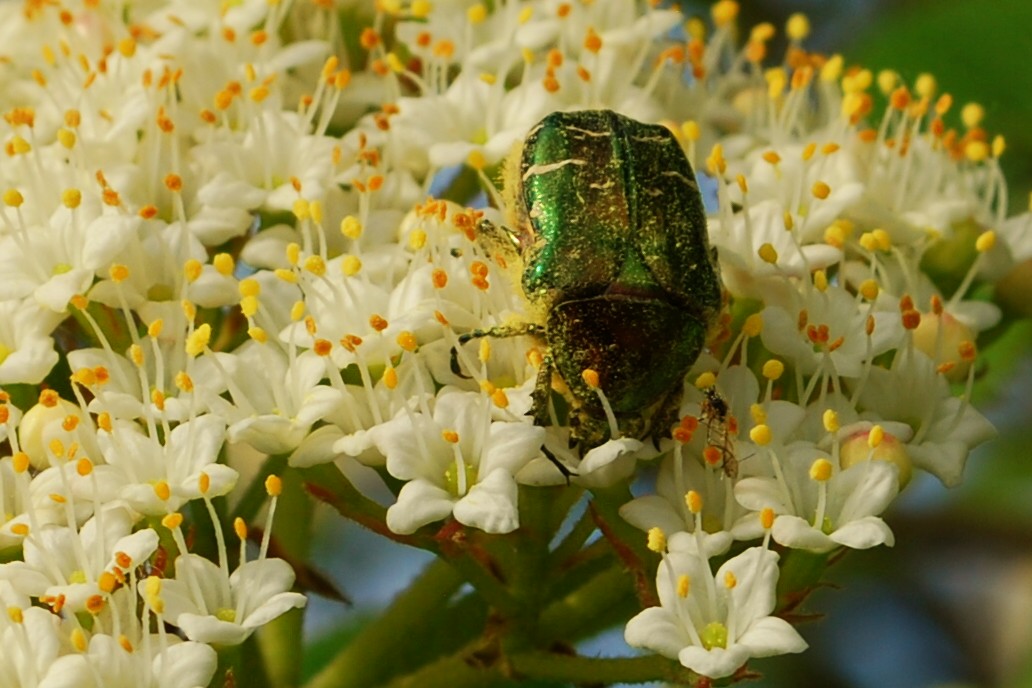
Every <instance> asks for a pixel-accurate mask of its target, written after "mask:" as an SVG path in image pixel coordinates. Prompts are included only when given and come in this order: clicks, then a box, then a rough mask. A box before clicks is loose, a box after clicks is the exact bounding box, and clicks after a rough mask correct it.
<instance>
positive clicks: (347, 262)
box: [340, 255, 362, 277]
mask: <svg viewBox="0 0 1032 688" xmlns="http://www.w3.org/2000/svg"><path fill="white" fill-rule="evenodd" d="M361 270H362V259H361V258H359V257H358V256H352V255H347V256H344V257H343V258H342V259H341V261H340V271H341V273H343V275H344V276H345V277H354V276H355V275H357V274H358V273H359V272H361Z"/></svg>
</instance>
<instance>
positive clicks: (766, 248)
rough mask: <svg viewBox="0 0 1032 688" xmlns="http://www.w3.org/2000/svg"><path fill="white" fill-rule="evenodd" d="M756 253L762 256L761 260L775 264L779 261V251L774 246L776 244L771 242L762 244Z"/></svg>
mask: <svg viewBox="0 0 1032 688" xmlns="http://www.w3.org/2000/svg"><path fill="white" fill-rule="evenodd" d="M756 255H758V256H759V257H760V260H762V261H763V262H765V263H770V264H771V265H774V264H775V263H777V262H778V252H777V250H776V249H775V248H774V246H773V245H771V244H769V243H766V244H764V245H763V246H760V248H759V250H758V251H757V252H756Z"/></svg>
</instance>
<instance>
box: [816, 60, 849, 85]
mask: <svg viewBox="0 0 1032 688" xmlns="http://www.w3.org/2000/svg"><path fill="white" fill-rule="evenodd" d="M843 64H844V61H843V59H842V56H841V55H832V56H831V57H830V58H828V61H827V62H825V63H824V66H822V67H821V81H823V82H825V83H830V82H833V81H838V80H839V77H841V76H842V67H843Z"/></svg>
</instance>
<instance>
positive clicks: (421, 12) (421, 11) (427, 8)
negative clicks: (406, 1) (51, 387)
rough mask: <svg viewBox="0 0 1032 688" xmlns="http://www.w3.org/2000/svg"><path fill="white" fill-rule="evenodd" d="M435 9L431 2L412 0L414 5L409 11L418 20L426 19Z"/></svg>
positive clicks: (427, 0)
mask: <svg viewBox="0 0 1032 688" xmlns="http://www.w3.org/2000/svg"><path fill="white" fill-rule="evenodd" d="M433 9H434V6H433V4H431V3H430V2H429V0H412V5H410V6H409V11H410V12H412V16H413V17H415V18H416V19H426V18H427V17H428V16H430V12H431V11H432V10H433Z"/></svg>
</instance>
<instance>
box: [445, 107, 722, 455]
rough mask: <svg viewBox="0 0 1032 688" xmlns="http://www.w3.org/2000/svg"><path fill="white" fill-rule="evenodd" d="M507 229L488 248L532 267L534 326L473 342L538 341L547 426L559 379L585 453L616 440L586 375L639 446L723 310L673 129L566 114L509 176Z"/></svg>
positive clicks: (533, 135)
mask: <svg viewBox="0 0 1032 688" xmlns="http://www.w3.org/2000/svg"><path fill="white" fill-rule="evenodd" d="M505 189H506V200H507V205H508V206H509V209H510V218H509V220H510V223H511V227H510V228H504V229H503V228H499V227H497V226H495V225H492V224H490V223H487V222H483V223H481V226H480V234H481V244H482V245H484V246H485V247H486V248H487V250H489V251H493V252H497V251H499V250H500V251H502V252H504V253H505V254H508V256H507V258H508V259H509V260H511V259H513V258H518V259H519V263H520V264H521V265H522V276H521V283H522V287H523V292H524V294H525V295H526V298H527V300H528V301H529V303H530V304H531V307H532V309H533V311H535V315H536V318H535V319H536V322H535V323H533V324H529V325H525V326H522V327H507V328H497V329H496V331H490V330H489V331H484V332H477V333H468V334H467V335H465V337H464V338H465V339H467V340H468V339H469V338H471V337H474V336H481V335H483V334H520V333H532V334H537V335H539V336H540V337H542V338H543V339H544V341H545V343H546V344H547V352H546V356H545V362H544V364H543V366H542V371H541V375H540V376H539V379H538V386H537V389H536V391H535V396H534V408H533V410H532V413H533V414H534V417H535V420H536V422H538V423H540V424H542V425H546V424H547V423H548V418H549V414H548V401H549V397H550V391H551V387H552V383H553V373H558V376H559V377H560V378H561V379H562V381H563V382H564V383H565V387H566V390H567V391H568V394H567V398H568V399H569V400H570V401H571V402H572V415H571V425H572V426H573V427H574V434H575V436H576V437H577V438H579V439H581V440H582V441H584V442H585V443H586V445H587V446H588V447H591V446H596V445H598V444H601V443H603V442H604V441H605V440H606V439H608V438H609V437H610V435H611V433H610V424H609V423H608V421H607V418H606V411H605V408H604V406H603V404H602V401H601V400H600V398H599V395H598V394H597V393H596V391H595V389H594V388H593V387H592V386H591V385H589V384H588V382H586V381H585V379H584V378H583V376H582V373H583V372H584V371H585V370H592V371H595V373H597V375H598V386H599V388H600V389H601V390H602V391H603V392H604V393H605V396H606V398H607V399H608V401H609V403H610V404H611V407H612V410H613V413H614V415H615V417H616V420H617V423H618V425H619V428H620V431H621V432H622V433H623V434H625V435H631V436H639V437H640V436H642V435H644V434H645V433H646V432H647V431H648V429H649V425H650V423H651V420H650V419H651V418H652V417H654V416H655V414H656V413H657V410H658V409H660V408H661V407H662V406H663V405H664V402H667V401H670V402H673V403H676V402H677V401H679V400H680V394H681V390H682V385H683V381H684V376H685V374H686V373H687V372H688V370H689V369H690V368H691V366H692V364H693V363H694V362H695V360H696V358H698V356H699V353H700V352H701V351H702V348H703V346H704V345H705V342H706V338H707V332H708V330H709V329H710V327H711V325H712V324H713V322H714V320H715V318H716V316H717V315H718V314H719V312H720V308H721V283H720V276H719V269H718V267H717V262H716V254H715V251H714V250H713V249H712V248H711V247H710V245H709V241H708V238H707V233H706V218H705V214H704V211H703V205H702V199H701V196H700V194H699V188H698V184H697V183H696V180H695V175H694V173H693V172H692V168H691V165H689V163H688V160H687V159H686V157H685V155H684V152H683V151H682V150H681V146H680V144H679V143H678V142H677V139H675V138H674V136H673V134H671V132H670V131H669V130H667V129H666V128H665V127H663V126H661V125H657V124H644V123H641V122H638V121H635V120H633V119H630V118H628V117H625V116H623V115H620V114H617V113H615V112H611V111H605V110H603V111H595V110H584V111H575V112H555V113H552V114H550V115H548V116H547V117H545V118H544V119H543V120H541V122H540V123H538V124H537V125H536V126H535V127H534V128H532V129H531V130H530V132H529V133H528V134H527V137H526V139H525V141H524V143H523V147H522V150H521V151H520V152H519V154H518V157H513V158H512V159H511V160H510V161H509V164H508V169H507V178H506V187H505Z"/></svg>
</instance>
